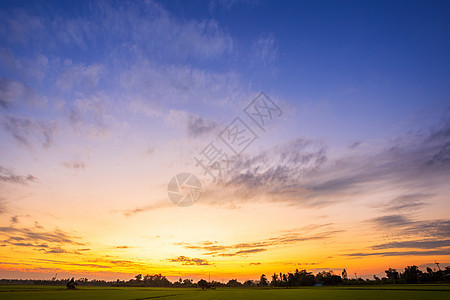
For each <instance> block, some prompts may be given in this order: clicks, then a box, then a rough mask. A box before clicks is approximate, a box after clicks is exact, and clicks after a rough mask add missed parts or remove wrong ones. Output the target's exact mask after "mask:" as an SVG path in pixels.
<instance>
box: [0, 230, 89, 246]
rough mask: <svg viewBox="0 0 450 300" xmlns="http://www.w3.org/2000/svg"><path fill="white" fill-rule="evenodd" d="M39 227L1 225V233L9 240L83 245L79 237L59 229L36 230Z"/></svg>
mask: <svg viewBox="0 0 450 300" xmlns="http://www.w3.org/2000/svg"><path fill="white" fill-rule="evenodd" d="M36 229H39V228H16V227H0V234H3V235H6V236H7V237H8V238H9V240H16V241H17V240H20V241H26V242H29V243H31V242H32V243H35V244H39V243H42V242H47V243H59V244H70V245H83V244H82V243H80V242H77V241H76V240H77V239H79V237H76V236H72V235H70V234H68V233H67V232H64V231H62V230H59V229H55V230H53V231H43V230H36Z"/></svg>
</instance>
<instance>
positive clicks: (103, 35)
mask: <svg viewBox="0 0 450 300" xmlns="http://www.w3.org/2000/svg"><path fill="white" fill-rule="evenodd" d="M84 7H85V13H84V14H83V16H77V17H68V16H65V17H64V18H62V17H61V15H62V14H63V12H61V11H59V10H54V11H53V12H52V13H51V14H50V15H51V16H52V17H48V16H46V17H41V16H37V15H36V10H34V9H33V7H32V6H31V7H30V8H29V9H15V10H14V11H8V10H6V11H4V12H2V13H1V15H0V16H1V18H0V19H1V20H2V24H1V25H2V26H1V27H0V28H1V29H2V30H0V38H1V39H2V40H4V41H7V42H9V43H11V44H17V43H19V44H21V45H26V46H28V47H30V48H31V47H35V48H47V47H52V49H55V48H56V49H60V50H64V49H67V48H71V49H77V50H79V51H80V50H81V51H88V50H89V49H92V46H90V45H94V46H95V45H98V43H99V41H100V40H101V41H103V42H104V43H106V44H109V45H124V44H125V45H133V46H134V47H117V48H116V49H114V50H112V53H114V52H117V51H119V53H118V54H119V56H122V54H123V53H120V51H127V52H131V53H134V51H138V52H141V51H142V53H146V54H147V55H149V56H152V55H155V56H158V57H161V56H163V57H166V58H167V57H168V58H172V59H180V58H189V57H193V58H197V59H210V58H214V57H217V56H220V55H223V54H226V53H229V52H230V51H231V50H232V49H233V40H232V38H231V37H230V36H229V34H227V33H226V32H225V31H224V30H223V29H222V28H221V27H220V25H219V24H218V23H217V21H215V20H213V19H205V20H185V19H184V20H183V19H177V18H175V17H174V16H172V15H171V14H170V13H169V12H168V11H167V10H166V9H164V7H163V6H162V5H160V4H158V3H156V2H154V1H139V2H133V3H129V4H127V5H125V4H122V3H116V4H111V3H108V2H95V3H91V4H90V5H86V6H84ZM106 50H108V51H111V49H109V48H107V49H106ZM101 55H102V56H105V55H106V56H111V53H101Z"/></svg>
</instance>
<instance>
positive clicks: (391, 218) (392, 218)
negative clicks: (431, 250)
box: [370, 215, 412, 229]
mask: <svg viewBox="0 0 450 300" xmlns="http://www.w3.org/2000/svg"><path fill="white" fill-rule="evenodd" d="M370 221H371V222H372V223H373V224H375V225H376V226H377V227H379V228H381V229H390V228H399V227H405V226H408V225H410V224H411V223H412V222H411V221H410V220H409V219H408V218H406V217H405V216H403V215H387V216H381V217H376V218H373V219H372V220H370Z"/></svg>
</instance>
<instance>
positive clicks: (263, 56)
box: [251, 34, 278, 67]
mask: <svg viewBox="0 0 450 300" xmlns="http://www.w3.org/2000/svg"><path fill="white" fill-rule="evenodd" d="M251 59H252V60H253V63H254V64H261V65H263V66H265V67H267V66H271V65H273V64H274V62H275V61H276V60H277V59H278V44H277V42H276V40H275V38H274V36H273V35H272V34H263V35H261V36H260V37H259V38H258V39H257V40H255V41H254V42H253V45H252V57H251Z"/></svg>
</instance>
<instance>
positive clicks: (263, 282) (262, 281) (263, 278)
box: [259, 274, 269, 286]
mask: <svg viewBox="0 0 450 300" xmlns="http://www.w3.org/2000/svg"><path fill="white" fill-rule="evenodd" d="M268 285H269V283H268V281H267V278H266V275H264V274H262V275H261V278H260V279H259V286H268Z"/></svg>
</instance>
